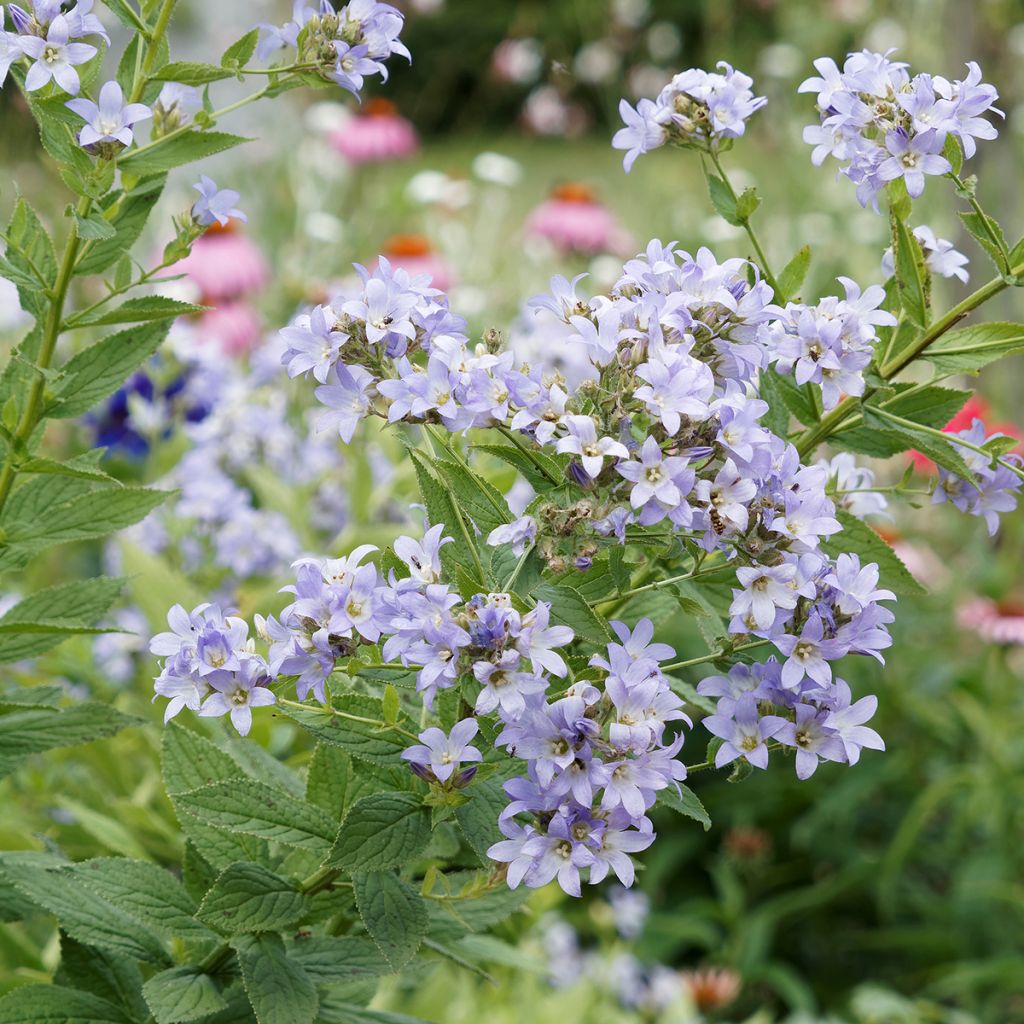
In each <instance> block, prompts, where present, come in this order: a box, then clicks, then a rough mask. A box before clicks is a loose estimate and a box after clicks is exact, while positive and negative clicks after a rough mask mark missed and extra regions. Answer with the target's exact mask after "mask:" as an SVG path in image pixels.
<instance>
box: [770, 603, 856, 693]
mask: <svg viewBox="0 0 1024 1024" xmlns="http://www.w3.org/2000/svg"><path fill="white" fill-rule="evenodd" d="M775 646H776V647H778V649H779V650H780V651H782V653H783V654H785V655H786V658H787V660H786V663H785V664H784V665H783V666H782V685H783V686H784V687H786V688H787V689H789V690H795V689H796V688H797V686H799V685H800V683H801V682H802V681H803V679H804V677H805V676H809V677H810V678H811V679H812V680H813V681H814V682H816V683H817V684H818V685H819V686H828V685H829V683H831V682H832V668H831V666H830V665H829V662H830V661H835V660H836V659H838V658H841V657H843V655H844V654H846V652H847V650H848V648H847V646H846V645H844V644H842V643H840V642H839V640H838V639H830V638H828V637H826V636H825V623H824V621H823V620H822V617H821V615H820V614H819V613H818V612H817V611H816V610H815V611H812V612H811V614H810V615H809V616H808V618H807V621H806V622H805V623H804V626H803V629H802V630H801V631H800V634H799V636H793V635H792V634H789V633H783V634H782V635H781V636H779V637H776V638H775Z"/></svg>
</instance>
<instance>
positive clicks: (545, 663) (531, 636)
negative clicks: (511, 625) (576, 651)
mask: <svg viewBox="0 0 1024 1024" xmlns="http://www.w3.org/2000/svg"><path fill="white" fill-rule="evenodd" d="M550 621H551V605H550V604H549V603H548V602H547V601H538V602H537V604H536V606H535V607H534V608H533V609H532V610H531V611H529V612H527V613H526V615H524V616H523V620H522V628H521V629H520V631H519V634H518V636H517V637H516V639H515V646H516V650H517V651H518V652H519V653H520V654H521V655H522V656H523V657H524V658H528V659H529V660H530V664H531V665H532V666H533V671H534V672H536V673H538V674H540V673H541V672H550V673H551V674H552V675H556V676H564V675H565V674H566V672H567V671H568V670H567V668H566V666H565V661H564V660H563V659H562V656H561V655H560V654H556V653H555V651H554V650H553V648H555V647H567V646H568V645H569V644H571V643H572V641H573V637H574V635H575V634H574V633H573V631H572V630H571V629H570V628H569V627H568V626H552V625H549V623H550Z"/></svg>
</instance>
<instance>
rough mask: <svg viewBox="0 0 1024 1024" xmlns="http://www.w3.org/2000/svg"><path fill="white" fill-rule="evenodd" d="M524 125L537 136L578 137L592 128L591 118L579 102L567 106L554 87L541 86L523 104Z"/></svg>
mask: <svg viewBox="0 0 1024 1024" xmlns="http://www.w3.org/2000/svg"><path fill="white" fill-rule="evenodd" d="M523 123H524V124H525V125H526V127H527V128H528V129H529V130H530V131H531V132H533V133H534V134H535V135H557V136H560V137H563V138H576V137H577V136H579V135H582V134H583V133H584V132H585V131H586V130H587V128H588V127H589V125H590V117H589V116H588V114H587V112H586V110H585V109H584V108H583V107H581V106H580V105H579V104H578V103H567V102H566V101H565V100H564V99H563V98H562V96H561V94H560V93H559V91H558V90H557V89H556V88H555V87H554V86H553V85H539V86H537V88H536V89H534V90H533V92H531V93H530V95H529V96H527V97H526V102H525V104H524V105H523Z"/></svg>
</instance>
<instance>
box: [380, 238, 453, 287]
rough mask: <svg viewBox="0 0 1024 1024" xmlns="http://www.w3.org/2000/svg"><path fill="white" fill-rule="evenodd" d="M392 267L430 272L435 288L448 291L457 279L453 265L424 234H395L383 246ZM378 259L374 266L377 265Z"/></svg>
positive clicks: (382, 248)
mask: <svg viewBox="0 0 1024 1024" xmlns="http://www.w3.org/2000/svg"><path fill="white" fill-rule="evenodd" d="M380 254H381V256H385V257H387V259H388V260H389V261H390V263H391V266H392V267H401V268H402V269H403V270H404V271H406V272H407V273H409V274H413V275H415V274H429V275H430V283H431V285H432V286H433V287H434V288H440V289H441V291H443V292H444V291H448V289H449V288H451V286H452V284H453V283H454V280H455V275H454V273H453V272H452V269H451V267H449V266H448V264H447V263H446V262H445V261H444V260H443V259H442V258H441V257H440V256H438V255H437V253H435V252H434V251H433V250H432V249H431V247H430V242H429V241H427V239H426V238H424V237H423V235H393V236H392V237H391V238H389V239H388V240H387V241H386V242H385V243H384V245H383V246H382V247H381V251H380ZM376 265H377V262H376V260H375V261H374V263H373V267H376Z"/></svg>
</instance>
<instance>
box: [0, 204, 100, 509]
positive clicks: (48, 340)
mask: <svg viewBox="0 0 1024 1024" xmlns="http://www.w3.org/2000/svg"><path fill="white" fill-rule="evenodd" d="M91 205H92V200H91V199H89V197H88V196H83V197H82V198H81V199H79V201H78V207H77V212H78V215H79V216H80V217H87V216H88V215H89V209H90V207H91ZM78 243H79V238H78V231H77V230H76V226H75V224H74V223H72V225H71V233H70V234H69V235H68V239H67V242H66V243H65V245H64V255H63V256H62V257H61V263H60V269H59V270H58V271H57V280H56V281H55V282H54V285H53V291H52V293H51V294H52V298H51V299H50V310H49V313H48V315H47V318H46V326H45V327H44V329H43V339H42V344H41V345H40V348H39V359H38V361H37V362H36V368H37V369H38V370H40V371H44V370H48V369H49V368H50V363H51V362H52V361H53V353H54V349H55V348H56V347H57V339H58V338H59V337H60V325H61V320H62V319H63V317H64V303H65V301H66V300H67V294H68V286H69V285H70V284H71V275H72V274H73V272H74V269H75V259H76V258H77V256H78ZM45 393H46V377H45V376H44V374H43V373H38V374H36V375H35V377H34V378H33V380H32V384H31V386H30V388H29V393H28V401H27V402H26V403H25V410H24V412H23V413H22V415H21V420H20V422H19V423H18V427H17V429H16V430H15V432H14V443H13V444H11V445H10V446H9V448H8V450H7V458H6V459H5V460H4V467H3V469H2V470H0V511H3V507H4V505H5V504H6V503H7V499H8V497H9V496H10V493H11V487H12V486H13V485H14V477H15V475H16V473H17V470H16V469H15V468H14V460H15V459H16V458H17V456H18V451H19V450H20V449H21V447H22V446H23V445H24V444H25V443H26V442H27V441H28V439H29V438H30V437H31V436H32V433H33V432H34V431H35V429H36V426H37V425H38V423H39V416H40V411H41V406H42V402H43V395H44V394H45Z"/></svg>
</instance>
